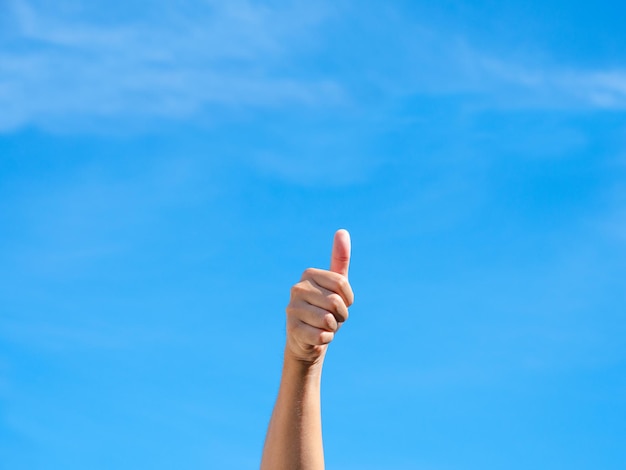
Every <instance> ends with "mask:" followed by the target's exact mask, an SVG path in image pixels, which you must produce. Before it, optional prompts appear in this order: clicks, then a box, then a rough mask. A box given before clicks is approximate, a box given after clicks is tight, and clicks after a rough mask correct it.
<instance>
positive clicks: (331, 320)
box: [324, 313, 338, 332]
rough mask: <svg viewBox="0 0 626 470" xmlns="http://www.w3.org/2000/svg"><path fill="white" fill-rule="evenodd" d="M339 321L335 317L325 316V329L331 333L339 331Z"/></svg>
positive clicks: (328, 314)
mask: <svg viewBox="0 0 626 470" xmlns="http://www.w3.org/2000/svg"><path fill="white" fill-rule="evenodd" d="M337 326H338V325H337V319H336V318H335V317H334V315H332V314H330V313H327V314H326V315H324V327H325V329H327V330H330V331H333V332H334V331H337Z"/></svg>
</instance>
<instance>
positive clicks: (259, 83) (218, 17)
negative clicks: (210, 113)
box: [0, 1, 341, 131]
mask: <svg viewBox="0 0 626 470" xmlns="http://www.w3.org/2000/svg"><path fill="white" fill-rule="evenodd" d="M70 3H71V2H65V3H63V4H62V5H67V4H70ZM11 6H12V7H11V8H9V14H10V15H11V18H12V20H13V24H14V27H13V28H12V29H11V31H9V32H5V33H4V35H5V36H8V40H7V43H9V44H13V47H11V48H4V50H0V109H2V110H3V112H2V113H1V115H0V129H4V130H5V131H6V130H10V129H12V128H17V127H19V126H21V125H25V124H32V123H35V124H37V125H41V126H45V127H55V125H57V124H58V123H59V120H62V121H65V120H70V121H72V123H73V125H76V124H78V122H77V121H79V122H80V120H81V119H85V118H93V117H96V118H115V117H121V116H124V117H131V118H137V117H139V118H141V117H164V118H171V117H174V118H176V117H181V116H189V115H193V114H194V113H198V112H200V111H201V110H203V109H204V108H206V107H210V106H217V107H220V106H226V107H242V106H263V107H266V106H269V107H272V106H278V105H282V104H285V103H298V104H303V105H308V106H313V105H317V104H318V103H320V102H321V103H325V102H333V101H335V100H337V99H338V98H339V97H340V96H341V89H340V87H339V86H338V85H337V84H335V83H333V82H331V81H329V80H323V79H320V80H315V79H302V78H299V79H296V78H293V77H292V76H291V75H290V74H289V73H288V72H282V73H281V72H279V69H280V67H281V64H283V63H284V62H285V61H286V60H288V57H289V55H290V54H292V53H294V50H295V49H296V48H297V47H298V44H299V41H300V40H301V39H302V40H304V39H306V36H307V34H308V31H309V30H311V29H312V28H314V27H315V25H316V24H317V23H318V22H319V21H320V20H321V17H322V12H321V11H317V10H314V9H313V8H312V7H307V6H304V5H302V4H294V5H293V6H292V7H291V8H288V9H284V10H273V9H270V8H268V7H262V6H258V5H256V4H253V3H251V2H247V1H237V2H234V3H233V2H208V3H206V4H204V3H202V4H198V5H197V6H198V7H199V8H195V11H194V12H193V14H192V13H191V12H189V13H185V12H179V11H175V10H174V9H173V8H172V7H170V9H168V7H167V6H161V8H160V10H161V11H160V13H161V14H162V16H163V17H164V18H167V21H165V20H161V21H150V22H148V21H147V19H146V18H145V17H143V16H141V17H132V16H131V19H128V18H126V19H124V20H119V19H117V21H116V22H114V24H110V25H108V26H104V25H98V24H96V23H95V22H93V21H88V20H85V17H86V16H88V15H87V14H86V13H85V12H84V11H82V12H79V13H80V14H79V15H76V14H74V15H73V16H74V18H72V15H71V14H68V13H67V12H65V10H64V9H63V8H47V7H45V3H42V2H39V3H36V2H26V1H15V2H13V3H12V4H11ZM64 12H65V14H64ZM76 16H78V18H76Z"/></svg>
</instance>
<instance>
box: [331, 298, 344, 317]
mask: <svg viewBox="0 0 626 470" xmlns="http://www.w3.org/2000/svg"><path fill="white" fill-rule="evenodd" d="M328 300H329V301H330V305H331V307H332V309H333V311H334V312H335V313H339V312H340V311H341V310H343V308H345V304H344V302H343V299H342V298H341V296H340V295H339V294H331V295H329V296H328Z"/></svg>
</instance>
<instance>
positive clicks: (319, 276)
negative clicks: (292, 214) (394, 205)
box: [285, 230, 354, 364]
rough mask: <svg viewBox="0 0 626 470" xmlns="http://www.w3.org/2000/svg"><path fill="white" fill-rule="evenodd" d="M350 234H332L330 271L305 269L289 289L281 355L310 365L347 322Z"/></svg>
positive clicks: (341, 231) (352, 296)
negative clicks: (285, 327) (285, 340)
mask: <svg viewBox="0 0 626 470" xmlns="http://www.w3.org/2000/svg"><path fill="white" fill-rule="evenodd" d="M349 265H350V234H349V233H348V232H347V231H346V230H338V231H337V233H335V238H334V241H333V249H332V254H331V258H330V270H328V271H327V270H323V269H315V268H308V269H307V270H305V271H304V274H303V275H302V278H301V279H300V282H298V283H297V284H295V285H294V286H293V287H292V288H291V299H290V301H289V305H287V346H286V349H285V354H288V355H290V356H291V357H293V358H294V359H296V360H299V361H302V362H305V363H308V364H314V363H317V362H320V361H322V360H323V359H324V355H325V354H326V349H327V348H328V344H329V343H330V342H331V341H332V340H333V338H334V337H335V333H336V332H337V330H339V327H340V326H341V325H342V324H343V322H345V321H346V320H347V319H348V307H349V306H350V305H352V302H354V294H353V293H352V288H351V287H350V283H349V282H348V267H349Z"/></svg>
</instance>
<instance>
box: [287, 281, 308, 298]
mask: <svg viewBox="0 0 626 470" xmlns="http://www.w3.org/2000/svg"><path fill="white" fill-rule="evenodd" d="M305 292H306V284H305V283H304V282H298V283H297V284H294V285H293V286H292V287H291V298H292V299H293V298H297V297H301V296H302V295H303V294H304V293H305Z"/></svg>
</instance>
